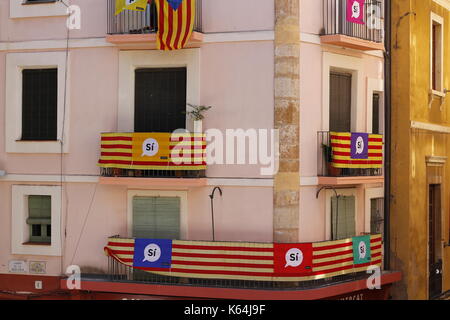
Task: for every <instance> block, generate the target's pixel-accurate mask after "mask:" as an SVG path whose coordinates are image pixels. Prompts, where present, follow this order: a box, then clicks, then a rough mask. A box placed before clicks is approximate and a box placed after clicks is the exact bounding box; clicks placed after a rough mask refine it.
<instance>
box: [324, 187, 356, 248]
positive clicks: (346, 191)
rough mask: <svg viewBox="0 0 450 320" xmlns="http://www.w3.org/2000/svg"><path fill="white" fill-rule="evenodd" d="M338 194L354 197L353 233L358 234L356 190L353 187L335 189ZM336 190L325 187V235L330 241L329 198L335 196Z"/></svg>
mask: <svg viewBox="0 0 450 320" xmlns="http://www.w3.org/2000/svg"><path fill="white" fill-rule="evenodd" d="M335 190H336V192H337V194H338V195H339V196H347V197H355V234H356V235H358V205H359V199H358V198H359V197H358V190H357V189H355V188H353V189H335ZM336 192H335V191H334V190H332V189H327V190H326V192H325V236H326V239H327V240H329V241H331V240H333V239H332V238H331V198H332V197H336Z"/></svg>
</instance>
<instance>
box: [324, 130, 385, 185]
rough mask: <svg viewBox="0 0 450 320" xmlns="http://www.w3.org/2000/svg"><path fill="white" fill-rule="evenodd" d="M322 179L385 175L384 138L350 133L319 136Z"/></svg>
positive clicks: (326, 133) (325, 133)
mask: <svg viewBox="0 0 450 320" xmlns="http://www.w3.org/2000/svg"><path fill="white" fill-rule="evenodd" d="M317 150H318V154H317V159H318V163H317V169H318V173H317V174H318V176H319V177H360V176H361V177H363V176H382V175H383V136H382V135H377V134H364V133H362V134H361V133H350V132H343V133H340V132H324V131H322V132H318V133H317Z"/></svg>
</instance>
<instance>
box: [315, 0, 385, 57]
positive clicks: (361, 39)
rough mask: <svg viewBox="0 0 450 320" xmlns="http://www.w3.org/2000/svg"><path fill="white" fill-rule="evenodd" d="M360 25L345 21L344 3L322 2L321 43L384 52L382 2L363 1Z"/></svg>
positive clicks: (345, 5)
mask: <svg viewBox="0 0 450 320" xmlns="http://www.w3.org/2000/svg"><path fill="white" fill-rule="evenodd" d="M362 22H363V24H359V23H354V22H351V21H349V20H348V19H347V0H323V30H322V34H321V42H322V43H323V44H331V45H336V46H340V47H344V48H351V49H356V50H362V51H370V50H384V44H383V42H384V1H377V0H366V2H365V5H364V8H363V12H362Z"/></svg>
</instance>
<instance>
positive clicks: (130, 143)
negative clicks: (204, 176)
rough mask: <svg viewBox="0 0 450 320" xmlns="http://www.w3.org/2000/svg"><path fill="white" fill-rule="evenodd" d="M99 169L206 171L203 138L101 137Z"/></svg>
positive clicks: (158, 135)
mask: <svg viewBox="0 0 450 320" xmlns="http://www.w3.org/2000/svg"><path fill="white" fill-rule="evenodd" d="M98 165H99V166H100V167H102V168H119V169H134V170H205V169H206V136H205V135H204V134H191V133H180V134H175V133H174V134H171V133H160V132H155V133H103V134H102V138H101V156H100V160H99V163H98Z"/></svg>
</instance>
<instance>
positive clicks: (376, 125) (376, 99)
mask: <svg viewBox="0 0 450 320" xmlns="http://www.w3.org/2000/svg"><path fill="white" fill-rule="evenodd" d="M372 133H373V134H380V94H378V93H374V94H373V104H372Z"/></svg>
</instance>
